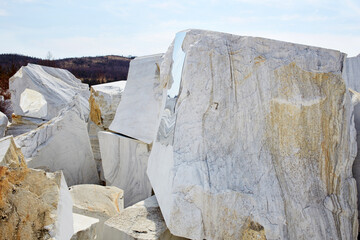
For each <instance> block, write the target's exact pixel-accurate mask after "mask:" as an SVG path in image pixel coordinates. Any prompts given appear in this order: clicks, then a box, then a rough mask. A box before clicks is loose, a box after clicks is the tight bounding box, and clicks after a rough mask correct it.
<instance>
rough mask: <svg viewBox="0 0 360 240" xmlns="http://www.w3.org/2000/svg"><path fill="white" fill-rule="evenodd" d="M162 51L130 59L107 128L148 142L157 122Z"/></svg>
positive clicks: (161, 89) (153, 136)
mask: <svg viewBox="0 0 360 240" xmlns="http://www.w3.org/2000/svg"><path fill="white" fill-rule="evenodd" d="M162 56H163V54H157V55H151V56H144V57H137V58H135V59H134V60H132V61H131V62H130V68H129V74H128V78H127V83H126V88H125V91H124V93H123V94H122V99H121V102H120V104H119V106H118V108H117V110H116V114H115V118H114V120H113V122H112V123H111V125H110V127H109V129H110V130H111V131H114V132H117V133H120V134H123V135H126V136H129V137H132V138H135V139H138V140H140V141H143V142H145V143H151V142H152V141H153V140H154V139H155V137H156V132H157V129H158V126H159V123H160V118H161V111H162V108H161V107H162V102H163V99H164V97H165V94H164V88H163V86H161V85H160V82H159V80H160V79H159V74H160V72H159V66H160V63H161V61H162Z"/></svg>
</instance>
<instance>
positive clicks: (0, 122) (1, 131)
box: [0, 112, 9, 138]
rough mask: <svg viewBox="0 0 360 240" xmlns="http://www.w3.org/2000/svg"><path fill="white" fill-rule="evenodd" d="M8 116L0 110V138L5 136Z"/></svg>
mask: <svg viewBox="0 0 360 240" xmlns="http://www.w3.org/2000/svg"><path fill="white" fill-rule="evenodd" d="M8 122H9V120H8V118H7V116H6V115H5V114H3V113H2V112H0V138H2V137H4V136H5V131H6V127H7V125H8Z"/></svg>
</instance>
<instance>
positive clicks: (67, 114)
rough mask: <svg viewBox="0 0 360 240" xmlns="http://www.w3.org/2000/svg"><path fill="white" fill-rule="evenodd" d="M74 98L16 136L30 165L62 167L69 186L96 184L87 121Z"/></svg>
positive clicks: (55, 168) (95, 172) (47, 167)
mask: <svg viewBox="0 0 360 240" xmlns="http://www.w3.org/2000/svg"><path fill="white" fill-rule="evenodd" d="M81 116H82V115H81V106H79V103H78V101H77V98H74V99H73V102H72V103H71V104H69V105H68V106H67V107H66V108H64V109H63V110H61V111H60V113H59V115H58V116H57V117H55V118H53V119H51V120H50V121H48V122H47V123H45V124H43V125H41V126H40V127H39V128H36V129H34V130H32V131H30V132H27V133H24V134H22V135H19V136H17V137H15V142H16V145H17V146H19V147H20V148H21V150H22V152H23V154H24V156H25V159H26V162H27V164H28V166H29V167H32V168H40V169H44V170H46V171H51V172H55V171H58V170H62V171H63V173H64V176H65V179H66V182H67V183H68V185H69V186H72V185H75V184H84V183H98V182H99V177H98V173H97V171H96V164H95V161H94V157H93V153H92V151H91V146H90V140H89V135H88V132H87V123H86V122H85V121H84V117H81Z"/></svg>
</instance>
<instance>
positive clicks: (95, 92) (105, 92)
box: [89, 81, 126, 130]
mask: <svg viewBox="0 0 360 240" xmlns="http://www.w3.org/2000/svg"><path fill="white" fill-rule="evenodd" d="M125 86H126V81H117V82H110V83H103V84H98V85H93V86H91V89H90V91H91V95H90V99H89V104H90V119H91V120H92V121H93V122H94V123H95V124H96V125H98V126H99V127H102V128H103V129H104V130H105V129H108V128H109V126H110V124H111V122H112V121H113V119H114V116H115V112H116V109H117V107H118V105H119V103H120V101H121V95H122V93H123V91H124V89H125Z"/></svg>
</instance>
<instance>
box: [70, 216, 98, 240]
mask: <svg viewBox="0 0 360 240" xmlns="http://www.w3.org/2000/svg"><path fill="white" fill-rule="evenodd" d="M73 219H74V235H73V236H72V237H71V239H70V240H95V239H97V240H99V239H101V238H98V237H97V233H96V225H97V224H98V222H99V219H97V218H92V217H87V216H84V215H81V214H77V213H73Z"/></svg>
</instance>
